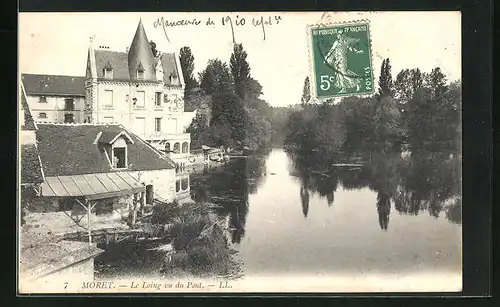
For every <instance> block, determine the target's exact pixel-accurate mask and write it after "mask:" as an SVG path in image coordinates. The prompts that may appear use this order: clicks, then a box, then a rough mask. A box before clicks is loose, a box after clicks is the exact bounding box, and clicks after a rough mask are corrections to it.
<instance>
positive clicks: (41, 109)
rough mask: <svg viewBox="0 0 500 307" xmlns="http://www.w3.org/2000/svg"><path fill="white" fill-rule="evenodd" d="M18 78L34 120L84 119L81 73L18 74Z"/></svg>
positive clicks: (63, 120) (63, 121)
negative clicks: (64, 74) (72, 74)
mask: <svg viewBox="0 0 500 307" xmlns="http://www.w3.org/2000/svg"><path fill="white" fill-rule="evenodd" d="M21 78H22V83H23V85H24V90H25V92H26V99H27V103H28V105H29V106H30V109H31V112H32V115H33V119H34V120H35V121H36V122H54V123H83V122H84V120H85V119H84V116H83V115H84V109H85V78H84V77H75V76H55V75H39V74H22V77H21Z"/></svg>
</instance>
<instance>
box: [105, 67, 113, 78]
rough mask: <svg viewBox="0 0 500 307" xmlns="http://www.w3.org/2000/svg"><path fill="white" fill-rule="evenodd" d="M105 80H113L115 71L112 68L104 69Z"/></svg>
mask: <svg viewBox="0 0 500 307" xmlns="http://www.w3.org/2000/svg"><path fill="white" fill-rule="evenodd" d="M104 78H106V79H113V69H111V68H105V69H104Z"/></svg>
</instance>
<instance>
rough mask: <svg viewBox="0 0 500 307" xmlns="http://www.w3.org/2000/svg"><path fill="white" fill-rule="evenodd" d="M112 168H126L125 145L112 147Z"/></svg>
mask: <svg viewBox="0 0 500 307" xmlns="http://www.w3.org/2000/svg"><path fill="white" fill-rule="evenodd" d="M112 163H113V168H117V169H119V168H127V147H113V162H112Z"/></svg>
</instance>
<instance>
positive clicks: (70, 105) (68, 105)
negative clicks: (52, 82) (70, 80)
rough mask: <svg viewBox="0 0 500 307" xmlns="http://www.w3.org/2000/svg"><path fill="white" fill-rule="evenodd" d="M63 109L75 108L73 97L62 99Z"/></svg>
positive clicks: (71, 109) (72, 109)
mask: <svg viewBox="0 0 500 307" xmlns="http://www.w3.org/2000/svg"><path fill="white" fill-rule="evenodd" d="M64 110H66V111H74V110H75V101H74V100H73V98H67V99H64Z"/></svg>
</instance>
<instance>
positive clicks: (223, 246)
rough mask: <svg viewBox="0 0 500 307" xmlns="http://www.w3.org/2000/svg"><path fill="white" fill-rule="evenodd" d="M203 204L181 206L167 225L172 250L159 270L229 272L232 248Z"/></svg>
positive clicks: (233, 266) (202, 273)
mask: <svg viewBox="0 0 500 307" xmlns="http://www.w3.org/2000/svg"><path fill="white" fill-rule="evenodd" d="M210 214H211V212H210V209H209V206H208V205H206V204H201V205H200V204H186V205H184V206H182V207H181V210H180V211H179V212H178V216H176V217H175V218H174V220H173V224H172V225H171V227H170V228H169V232H170V236H171V238H172V246H173V247H174V250H175V252H173V253H171V254H170V255H168V256H167V259H166V261H165V265H164V266H163V269H162V272H163V273H165V274H169V275H182V274H194V275H198V276H206V275H231V274H232V272H234V271H235V269H236V268H237V265H236V262H235V261H234V259H233V257H232V256H231V254H232V250H231V249H230V248H229V246H228V241H227V239H226V237H225V235H224V233H223V231H222V229H221V228H220V227H219V226H218V224H217V223H216V222H214V221H213V220H212V219H211V218H210Z"/></svg>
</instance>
